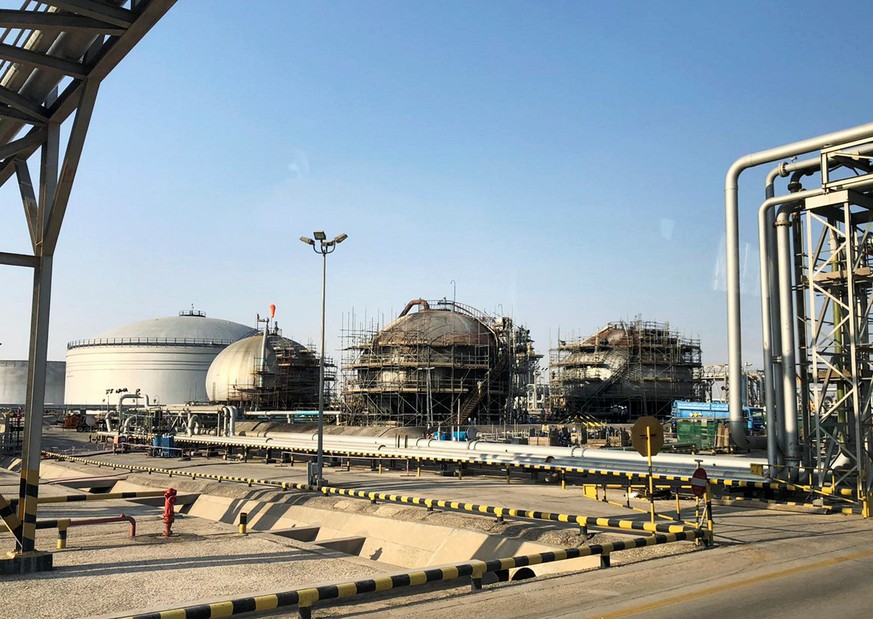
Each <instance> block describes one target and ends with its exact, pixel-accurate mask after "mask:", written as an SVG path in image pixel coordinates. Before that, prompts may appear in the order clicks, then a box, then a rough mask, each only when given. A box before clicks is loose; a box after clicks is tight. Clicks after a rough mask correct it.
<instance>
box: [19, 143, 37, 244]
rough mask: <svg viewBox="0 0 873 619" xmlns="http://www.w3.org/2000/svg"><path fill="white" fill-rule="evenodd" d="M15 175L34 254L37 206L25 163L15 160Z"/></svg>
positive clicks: (28, 170) (21, 160)
mask: <svg viewBox="0 0 873 619" xmlns="http://www.w3.org/2000/svg"><path fill="white" fill-rule="evenodd" d="M15 173H16V174H17V176H18V190H19V192H20V193H21V202H22V204H23V206H24V217H25V219H26V220H27V230H28V232H29V233H30V244H31V246H32V247H33V251H34V253H36V249H37V245H38V244H39V240H40V235H39V231H40V223H39V205H38V204H37V202H36V192H34V190H33V181H32V180H31V179H30V169H29V168H28V167H27V161H25V160H23V159H16V160H15Z"/></svg>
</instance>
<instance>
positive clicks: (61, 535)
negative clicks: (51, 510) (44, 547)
mask: <svg viewBox="0 0 873 619" xmlns="http://www.w3.org/2000/svg"><path fill="white" fill-rule="evenodd" d="M113 522H129V523H130V537H136V519H134V517H133V516H125V515H124V514H119V515H118V516H108V517H105V518H82V519H79V520H73V519H71V518H56V519H53V520H37V522H36V528H37V529H54V528H57V530H58V542H57V548H58V550H63V549H64V548H66V547H67V529H69V528H70V527H84V526H91V525H95V524H111V523H113Z"/></svg>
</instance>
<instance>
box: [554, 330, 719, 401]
mask: <svg viewBox="0 0 873 619" xmlns="http://www.w3.org/2000/svg"><path fill="white" fill-rule="evenodd" d="M549 369H550V386H551V401H552V411H553V412H555V413H557V414H560V415H571V414H576V413H592V414H597V415H603V416H623V417H631V418H632V417H637V416H640V415H660V416H664V415H667V414H669V412H670V407H671V405H672V402H673V400H677V399H688V398H690V397H692V396H693V395H694V392H695V387H696V385H697V384H698V382H699V380H700V378H701V370H702V363H701V351H700V342H699V340H695V339H691V338H687V337H684V336H682V335H680V334H679V333H678V332H677V331H674V330H672V329H670V325H669V324H667V323H658V322H644V321H642V320H633V321H630V322H626V321H618V322H611V323H609V324H607V325H606V326H605V327H603V328H602V329H600V330H598V331H597V333H595V334H594V335H591V336H589V337H584V338H574V339H570V340H566V341H565V340H559V341H558V347H557V348H555V349H552V350H551V351H550V363H549Z"/></svg>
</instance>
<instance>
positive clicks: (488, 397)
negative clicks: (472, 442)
mask: <svg viewBox="0 0 873 619" xmlns="http://www.w3.org/2000/svg"><path fill="white" fill-rule="evenodd" d="M415 306H418V311H416V312H414V313H409V312H410V310H411V309H412V307H415ZM342 337H343V346H342V348H343V355H344V356H343V360H342V363H341V367H342V394H343V404H344V408H345V410H346V412H347V413H348V414H349V415H350V416H351V419H350V422H351V423H357V424H362V425H371V424H395V425H402V426H422V427H427V428H438V427H451V426H464V425H467V424H475V423H502V422H507V421H510V422H511V421H517V420H520V419H522V418H523V417H524V416H526V391H527V384H528V383H530V382H532V381H533V379H534V377H535V375H536V373H537V364H538V361H539V358H540V357H541V356H540V355H537V354H536V353H535V352H534V350H533V341H532V340H531V338H530V332H529V331H528V330H527V329H525V328H523V327H519V326H515V325H514V323H513V321H512V319H510V318H507V317H500V318H495V317H492V316H490V315H488V314H486V313H484V312H481V311H479V310H476V309H475V308H472V307H470V306H467V305H463V304H461V303H457V302H455V301H448V300H446V299H443V300H440V301H425V300H423V299H418V300H416V301H412V302H410V303H409V304H408V305H407V306H406V308H405V309H404V310H403V312H402V313H401V314H400V316H399V317H398V318H397V319H396V320H395V321H393V322H392V323H391V324H389V325H387V326H386V327H382V326H381V325H378V324H373V323H371V324H370V326H369V328H358V329H353V328H347V329H345V328H344V329H343V335H342Z"/></svg>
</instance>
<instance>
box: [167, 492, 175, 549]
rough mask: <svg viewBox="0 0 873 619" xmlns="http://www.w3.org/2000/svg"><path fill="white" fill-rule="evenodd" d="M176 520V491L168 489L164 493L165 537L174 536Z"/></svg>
mask: <svg viewBox="0 0 873 619" xmlns="http://www.w3.org/2000/svg"><path fill="white" fill-rule="evenodd" d="M175 519H176V489H175V488H167V491H166V492H164V537H170V536H171V535H172V534H173V531H172V530H171V529H172V527H173V520H175Z"/></svg>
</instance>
